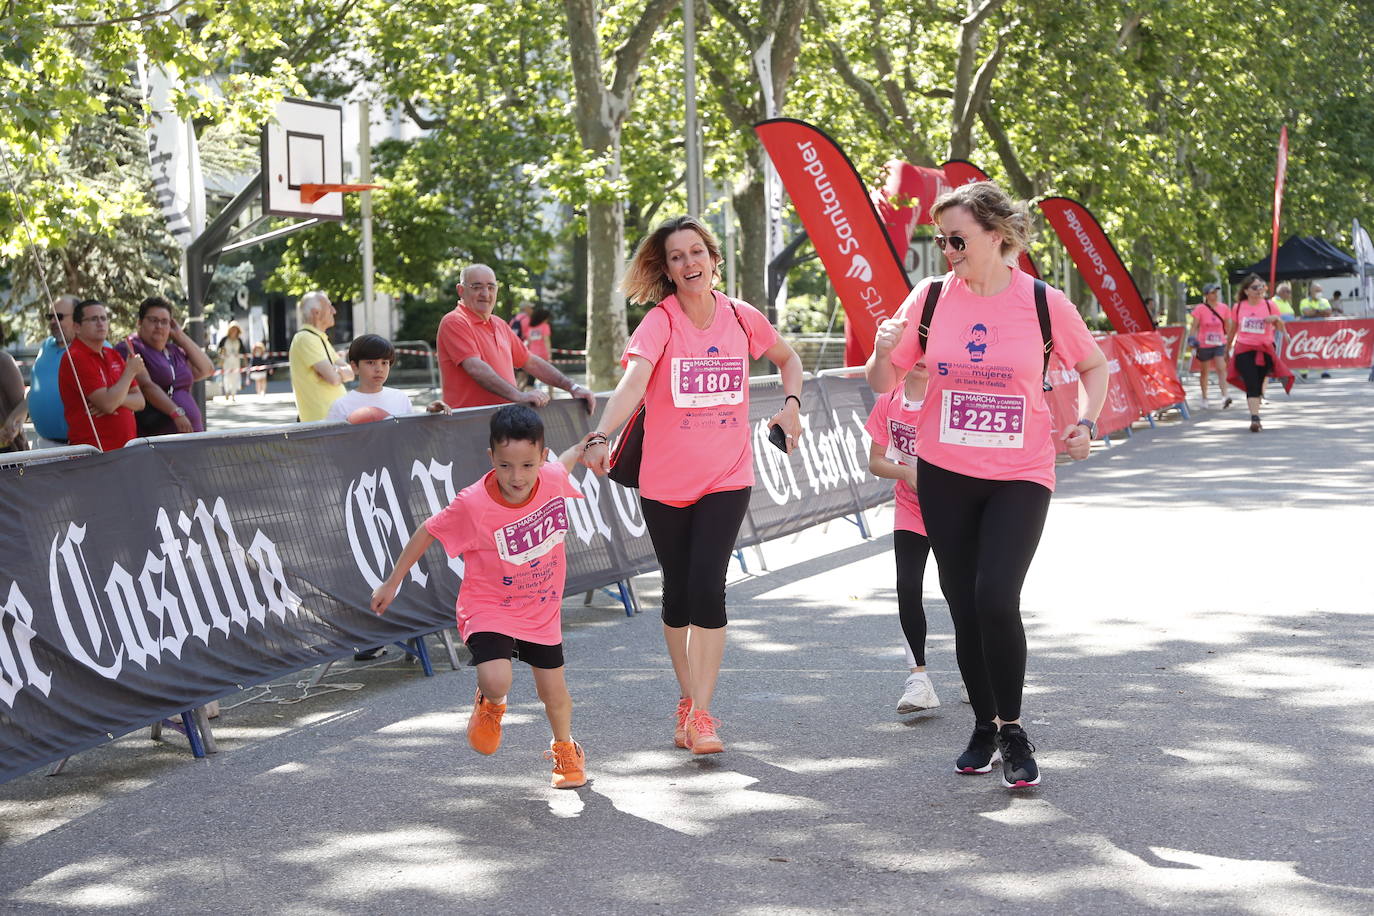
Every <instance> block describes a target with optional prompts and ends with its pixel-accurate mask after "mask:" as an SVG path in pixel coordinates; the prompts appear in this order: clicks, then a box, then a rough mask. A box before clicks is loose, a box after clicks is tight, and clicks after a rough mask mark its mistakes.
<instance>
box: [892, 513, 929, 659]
mask: <svg viewBox="0 0 1374 916" xmlns="http://www.w3.org/2000/svg"><path fill="white" fill-rule="evenodd" d="M892 556H893V558H894V559H895V560H896V561H897V617H898V618H899V619H900V620H901V622H902V635H903V636H905V637H906V644H907V645H908V646H911V654H912V655H914V656H916V664H918V665H921V666H923V667H924V666H925V663H926V609H925V607H924V606H923V605H922V604H921V581H922V580H923V579H925V577H926V558H927V557H928V556H930V541H928V540H927V539H926V536H925V535H924V534H917V533H916V532H914V531H903V530H902V529H900V528H898V529H897V530H896V531H894V532H892Z"/></svg>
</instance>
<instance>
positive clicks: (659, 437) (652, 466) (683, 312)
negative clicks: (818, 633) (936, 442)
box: [583, 216, 802, 754]
mask: <svg viewBox="0 0 1374 916" xmlns="http://www.w3.org/2000/svg"><path fill="white" fill-rule="evenodd" d="M720 263H721V255H720V246H719V244H717V242H716V239H715V236H714V235H713V234H712V233H711V230H710V229H708V228H707V227H706V226H705V224H703V223H701V222H700V221H699V220H696V219H693V218H692V217H690V216H681V217H677V218H675V219H670V220H668V221H667V222H664V223H662V224H661V225H659V226H658V227H657V228H656V229H655V230H654V231H653V232H652V233H651V234H650V235H649V236H648V237H647V238H645V239H644V241H643V242H641V243H640V245H639V248H638V249H636V251H635V254H634V258H633V259H632V260H631V261H630V266H629V270H628V271H626V275H625V293H626V295H627V296H629V298H630V299H632V300H633V301H636V302H656V303H658V304H657V306H655V307H654V308H652V309H650V310H649V312H648V314H646V315H645V316H644V320H643V321H641V322H640V324H639V327H638V328H637V329H636V330H635V332H634V334H633V335H632V336H631V337H630V342H629V343H628V344H627V345H626V347H625V354H624V356H623V357H622V358H621V361H622V362H623V364H624V365H625V375H624V376H623V377H622V378H621V379H620V384H619V385H617V386H616V389H615V392H614V393H613V394H612V395H611V398H610V400H609V401H608V402H607V403H606V410H605V411H604V412H603V413H602V414H601V425H600V426H599V427H597V428H598V429H599V430H602V431H601V432H595V433H593V434H592V435H591V437H590V438H589V439H588V448H587V451H586V454H585V455H584V457H583V462H584V463H586V465H587V466H588V467H591V468H594V469H596V470H598V471H600V472H601V473H605V472H606V471H608V470H609V469H610V460H609V454H608V451H607V444H606V440H607V434H608V433H613V432H615V431H616V430H617V429H619V428H620V425H621V424H622V423H624V422H625V421H626V420H627V419H629V417H630V415H631V414H632V413H633V412H634V410H635V407H636V406H637V405H638V404H639V402H640V400H641V399H642V400H643V401H644V407H645V414H644V453H643V460H642V463H641V465H640V471H639V492H640V506H641V508H642V510H643V512H644V522H645V524H646V525H647V526H648V529H649V539H650V540H651V541H652V542H653V545H654V553H655V554H657V556H658V564H659V568H660V569H661V570H662V571H663V636H664V639H665V640H666V641H667V644H668V655H669V657H670V658H671V659H672V662H673V672H674V673H675V674H676V675H677V682H678V688H679V698H678V704H677V715H676V728H675V730H674V733H673V741H674V743H675V744H676V745H677V746H678V747H683V748H688V749H689V750H691V751H692V753H694V754H715V753H719V752H720V751H721V750H723V749H724V743H723V742H722V741H721V739H720V735H719V734H718V732H717V726H718V724H719V723H718V722H717V720H716V719H715V718H714V717H713V716H712V715H711V700H712V698H713V696H714V694H715V690H716V678H717V676H718V675H719V673H720V664H721V659H722V658H723V656H724V653H725V571H726V568H727V566H728V565H729V562H730V555H731V553H732V552H733V551H734V547H735V538H736V537H737V536H738V535H739V528H740V524H741V523H742V522H743V521H744V514H745V512H746V510H747V509H748V508H749V490H750V488H751V487H752V486H753V484H754V452H753V448H752V447H751V445H750V441H751V439H752V435H753V429H752V427H751V425H750V423H749V360H750V358H754V359H757V358H758V357H760V356H766V357H768V359H770V360H771V361H772V362H773V363H774V364H775V365H776V366H777V367H778V370H779V372H780V373H781V375H782V390H783V394H784V397H783V403H782V404H780V405H778V406H779V410H778V412H777V413H776V414H774V415H773V418H772V419H771V420H770V421H769V422H770V424H777V425H778V426H780V427H782V430H783V433H784V434H785V436H786V445H787V450H788V451H789V452H790V451H791V450H792V448H793V447H794V446H795V445H796V443H797V440H798V439H799V438H800V437H801V433H802V426H801V417H800V412H801V387H802V368H801V360H800V359H799V358H798V357H797V354H796V352H794V351H793V349H792V347H791V346H789V345H788V343H787V341H785V340H783V339H782V338H781V337H779V336H778V333H777V331H775V330H774V329H773V326H772V325H771V324H769V323H768V319H767V318H766V317H765V316H764V315H763V314H762V313H761V312H759V311H758V309H756V308H754V307H753V306H752V305H750V304H748V303H747V302H741V301H739V300H737V299H730V298H728V297H727V296H725V295H724V294H722V293H719V292H716V290H715V288H714V287H715V282H716V278H717V276H718V270H719V268H720Z"/></svg>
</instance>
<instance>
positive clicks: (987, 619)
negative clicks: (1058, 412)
mask: <svg viewBox="0 0 1374 916" xmlns="http://www.w3.org/2000/svg"><path fill="white" fill-rule="evenodd" d="M931 217H932V218H933V219H934V220H935V224H936V226H937V227H938V231H939V234H938V235H936V237H935V243H936V245H937V246H938V247H939V248H940V250H941V251H943V252H944V253H945V257H946V258H947V259H948V261H949V266H950V272H949V273H948V274H946V275H945V276H944V277H942V278H931V279H930V280H926V281H923V282H922V283H920V284H918V285H917V287H916V289H915V290H913V291H912V292H911V295H910V296H908V297H907V300H906V302H904V303H903V304H902V306H901V308H899V309H898V311H897V314H896V316H895V317H893V318H891V319H888V320H887V321H884V322H883V323H882V325H880V326H879V328H878V334H877V336H876V338H875V340H874V349H873V355H872V356H871V357H870V358H869V361H868V364H867V366H866V372H867V376H868V382H869V384H870V385H872V386H873V390H874V391H877V392H879V393H880V394H886V393H887V392H889V391H891V390H892V389H893V388H894V387H895V386H896V384H897V383H898V382H899V381H900V380H901V379H902V378H903V377H904V376H905V374H906V373H907V372H908V371H909V370H910V369H911V368H912V367H913V366H915V365H916V364H917V362H924V363H925V366H926V368H927V370H928V371H929V373H930V383H929V387H928V389H927V391H926V394H925V399H924V404H923V406H922V408H921V411H920V413H919V415H918V419H917V422H916V446H915V447H916V456H917V463H916V493H917V497H918V499H919V501H920V506H921V514H922V517H923V518H924V520H925V525H926V533H927V535H928V537H929V538H930V547H931V551H932V552H933V553H934V554H935V560H936V562H937V563H938V564H939V567H940V586H941V589H942V590H943V591H944V594H945V600H946V601H947V602H948V604H949V610H950V616H951V618H952V619H953V621H954V639H955V654H956V656H957V657H958V661H959V671H960V673H961V674H962V675H963V678H964V686H965V687H966V688H967V690H968V694H969V702H970V703H971V704H972V706H973V714H974V720H975V723H974V731H973V737H972V738H970V740H969V744H968V747H967V749H966V750H965V751H964V753H963V754H961V755H960V756H959V758H958V760H957V761H956V762H955V769H956V771H957V772H960V773H987V772H990V771H991V770H992V767H993V765H994V764H995V763H996V762H997V761H998V760H999V759H1000V760H1001V763H1002V784H1003V785H1004V786H1006V787H1007V788H1028V787H1030V786H1035V785H1039V783H1040V769H1039V766H1038V765H1037V763H1036V760H1035V746H1034V745H1033V744H1032V743H1031V741H1030V737H1029V736H1028V735H1027V734H1026V730H1025V729H1024V728H1022V726H1021V695H1022V690H1023V687H1024V684H1025V672H1026V633H1025V629H1024V627H1023V625H1022V623H1021V584H1022V582H1023V581H1024V580H1025V577H1026V573H1027V571H1028V570H1029V568H1030V563H1031V560H1032V559H1033V558H1034V557H1035V551H1036V548H1037V547H1038V546H1039V542H1040V534H1041V531H1042V529H1043V527H1044V523H1045V517H1046V515H1047V513H1048V511H1049V505H1050V496H1051V494H1052V492H1053V490H1054V484H1055V475H1054V462H1055V444H1054V439H1055V438H1056V437H1057V438H1059V439H1060V440H1062V441H1063V442H1064V443H1065V444H1066V446H1067V448H1068V452H1069V454H1070V455H1071V456H1072V457H1073V458H1075V459H1081V458H1086V457H1087V456H1088V451H1089V446H1090V445H1091V441H1092V439H1093V437H1094V436H1095V435H1096V424H1097V417H1098V414H1099V413H1100V412H1101V410H1102V405H1103V402H1104V401H1105V400H1106V395H1107V360H1106V358H1105V357H1104V356H1103V355H1102V351H1101V350H1100V349H1099V348H1098V346H1097V344H1096V343H1095V342H1094V341H1093V337H1092V334H1091V333H1090V332H1089V331H1088V328H1087V326H1086V325H1085V324H1084V322H1083V318H1082V317H1081V316H1080V315H1079V314H1078V311H1077V309H1075V308H1074V306H1073V303H1071V302H1070V301H1069V300H1068V299H1067V298H1066V297H1065V296H1064V294H1063V293H1061V292H1059V291H1058V290H1055V289H1052V288H1050V287H1048V286H1045V285H1043V284H1042V283H1041V281H1039V280H1036V279H1034V278H1032V277H1031V276H1030V275H1029V274H1026V273H1023V272H1022V271H1021V270H1019V269H1018V268H1017V267H1016V266H1015V264H1016V259H1017V255H1018V254H1019V253H1020V252H1021V251H1023V250H1025V247H1026V244H1027V242H1028V240H1029V236H1030V216H1029V214H1028V213H1027V211H1026V207H1025V205H1024V204H1021V203H1017V202H1014V201H1012V200H1011V198H1009V197H1008V196H1007V194H1006V193H1005V192H1004V191H1002V190H1001V189H1000V188H999V187H997V186H996V185H995V184H993V183H991V182H978V183H976V184H968V185H963V186H961V187H959V188H956V189H954V190H952V191H949V192H948V193H946V194H943V195H941V196H940V198H938V199H937V200H936V201H935V204H934V206H933V207H932V208H931ZM936 283H938V284H939V286H938V287H934V286H933V284H936ZM932 289H934V291H935V299H934V302H933V305H934V308H933V310H930V309H928V308H927V299H928V293H930V292H931V291H932ZM1042 310H1043V312H1044V313H1045V314H1044V317H1045V320H1046V321H1047V323H1048V325H1049V343H1050V345H1051V346H1052V348H1053V352H1055V353H1056V354H1058V356H1059V357H1060V358H1061V359H1063V360H1064V361H1065V362H1067V363H1068V364H1069V365H1071V366H1073V367H1074V368H1075V369H1077V370H1078V373H1079V376H1080V377H1081V379H1082V384H1083V387H1084V390H1085V391H1086V392H1087V403H1086V404H1084V405H1082V408H1081V410H1082V413H1081V414H1080V419H1079V420H1078V421H1077V422H1076V423H1074V424H1073V425H1071V426H1069V427H1068V428H1066V429H1062V430H1059V429H1054V428H1053V427H1052V425H1051V421H1050V412H1049V407H1048V404H1047V403H1046V399H1045V390H1044V383H1045V358H1046V354H1045V341H1044V337H1043V332H1042V329H1041V312H1042ZM927 312H929V313H930V319H929V322H928V327H924V328H922V326H921V323H922V321H923V319H924V316H925V315H926V314H927ZM980 328H981V329H980ZM975 331H976V333H977V338H978V342H979V344H980V348H979V350H978V356H979V358H978V359H977V360H976V361H975V360H973V359H971V352H972V351H970V350H969V349H968V344H969V343H970V342H971V341H972V340H973V338H974V334H975ZM922 332H924V333H922ZM923 337H924V339H923ZM984 343H985V344H986V347H983V346H982V344H984Z"/></svg>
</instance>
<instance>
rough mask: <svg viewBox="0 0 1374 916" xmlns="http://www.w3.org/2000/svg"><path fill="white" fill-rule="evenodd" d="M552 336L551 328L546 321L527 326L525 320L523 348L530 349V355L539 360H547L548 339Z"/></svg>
mask: <svg viewBox="0 0 1374 916" xmlns="http://www.w3.org/2000/svg"><path fill="white" fill-rule="evenodd" d="M552 334H553V328H552V327H551V326H550V325H549V323H548V322H547V321H546V322H544V323H543V324H533V325H532V324H529V322H528V319H526V327H525V346H527V347H529V348H530V354H531V355H533V356H537V357H539V358H540V359H548V358H549V355H550V353H549V337H550V336H552Z"/></svg>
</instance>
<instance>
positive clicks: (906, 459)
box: [883, 417, 916, 467]
mask: <svg viewBox="0 0 1374 916" xmlns="http://www.w3.org/2000/svg"><path fill="white" fill-rule="evenodd" d="M887 433H888V442H887V452H885V453H884V455H883V457H885V458H886V459H887V460H888V461H895V462H897V463H898V464H905V465H910V466H912V467H914V466H915V465H916V427H914V426H912V425H911V424H910V423H903V422H902V421H901V420H894V419H893V418H892V417H888V418H887Z"/></svg>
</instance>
